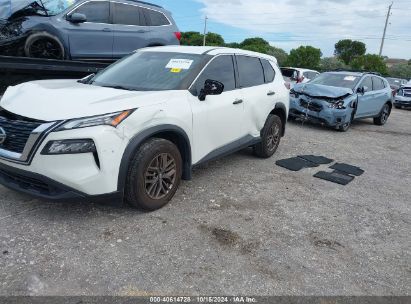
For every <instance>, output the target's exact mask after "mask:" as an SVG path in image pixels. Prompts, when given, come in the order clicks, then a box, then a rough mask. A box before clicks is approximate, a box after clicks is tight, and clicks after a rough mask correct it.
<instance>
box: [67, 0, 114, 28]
mask: <svg viewBox="0 0 411 304" xmlns="http://www.w3.org/2000/svg"><path fill="white" fill-rule="evenodd" d="M73 13H79V14H84V15H86V17H87V22H93V23H110V18H109V15H110V4H109V2H107V1H93V2H87V3H85V4H83V5H82V6H80V7H79V8H77V9H76V10H74V11H73V12H72V13H71V15H72V14H73Z"/></svg>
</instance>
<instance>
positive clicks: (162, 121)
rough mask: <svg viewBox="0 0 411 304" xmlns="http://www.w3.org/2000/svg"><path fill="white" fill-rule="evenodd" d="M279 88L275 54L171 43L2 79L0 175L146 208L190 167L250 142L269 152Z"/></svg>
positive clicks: (284, 108) (48, 190)
mask: <svg viewBox="0 0 411 304" xmlns="http://www.w3.org/2000/svg"><path fill="white" fill-rule="evenodd" d="M288 95H289V93H288V90H287V89H286V87H285V86H284V80H283V78H282V76H281V72H280V70H279V68H278V66H277V61H276V59H275V58H274V57H271V56H267V55H263V54H259V53H254V52H248V51H242V50H236V49H229V48H211V47H180V46H177V47H172V46H169V47H156V48H147V49H142V50H139V51H136V52H135V53H133V54H132V55H130V56H128V57H126V58H124V59H122V60H120V61H118V62H116V63H115V64H113V65H111V66H110V67H108V68H107V69H105V70H104V71H102V72H100V73H98V74H97V75H95V76H94V75H91V76H90V77H87V78H85V79H82V80H80V81H76V80H47V81H33V82H28V83H24V84H21V85H18V86H14V87H9V88H8V89H7V91H6V92H5V94H4V96H3V98H2V99H1V102H0V107H1V108H0V183H1V184H3V185H4V186H6V187H9V188H11V189H14V190H19V191H23V192H25V193H29V194H32V195H35V196H39V197H42V198H46V199H57V200H66V199H80V198H87V199H97V198H110V199H113V198H117V199H119V201H121V202H122V201H123V200H124V201H126V202H128V203H130V204H131V205H132V206H134V207H139V208H142V209H145V210H155V209H158V208H161V207H162V206H164V205H165V204H167V203H168V202H169V201H170V200H171V198H172V197H173V196H174V194H175V192H176V190H177V188H178V186H179V183H180V180H181V179H182V178H183V179H190V178H191V171H192V168H193V167H194V166H196V165H198V164H201V163H204V162H207V161H209V160H211V159H215V158H217V157H220V156H223V155H226V154H228V153H232V152H234V151H237V150H240V149H243V148H246V147H249V146H252V147H254V151H255V154H256V155H257V156H259V157H263V158H268V157H270V156H272V155H273V154H274V153H275V151H276V149H277V147H278V145H279V143H280V139H281V137H282V136H283V135H284V132H285V124H286V120H287V116H288V110H289V96H288Z"/></svg>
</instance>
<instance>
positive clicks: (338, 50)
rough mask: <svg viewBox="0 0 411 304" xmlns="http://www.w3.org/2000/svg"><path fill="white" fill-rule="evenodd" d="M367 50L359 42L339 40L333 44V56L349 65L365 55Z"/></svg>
mask: <svg viewBox="0 0 411 304" xmlns="http://www.w3.org/2000/svg"><path fill="white" fill-rule="evenodd" d="M366 51H367V48H366V46H365V44H364V43H362V42H360V41H353V40H351V39H344V40H340V41H338V42H337V43H336V44H335V52H334V54H335V55H336V56H337V57H338V58H340V59H341V60H342V61H344V63H345V64H347V65H349V64H350V63H351V62H352V61H353V60H354V59H356V58H358V57H360V56H363V55H365V52H366Z"/></svg>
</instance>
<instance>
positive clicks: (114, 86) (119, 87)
mask: <svg viewBox="0 0 411 304" xmlns="http://www.w3.org/2000/svg"><path fill="white" fill-rule="evenodd" d="M101 87H103V88H110V89H117V90H126V91H136V90H135V89H132V88H128V87H124V86H121V85H102V86H101Z"/></svg>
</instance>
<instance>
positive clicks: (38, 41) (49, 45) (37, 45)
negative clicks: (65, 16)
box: [24, 32, 65, 60]
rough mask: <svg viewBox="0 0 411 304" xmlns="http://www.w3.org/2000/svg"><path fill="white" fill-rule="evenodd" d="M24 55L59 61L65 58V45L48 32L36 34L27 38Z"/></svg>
mask: <svg viewBox="0 0 411 304" xmlns="http://www.w3.org/2000/svg"><path fill="white" fill-rule="evenodd" d="M24 53H25V55H26V56H27V57H31V58H41V59H57V60H63V59H64V58H65V53H64V46H63V44H62V43H61V42H60V41H59V39H58V38H57V37H54V36H53V35H50V34H49V33H46V32H40V33H35V34H33V35H31V36H30V37H29V38H27V40H26V44H25V46H24Z"/></svg>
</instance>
